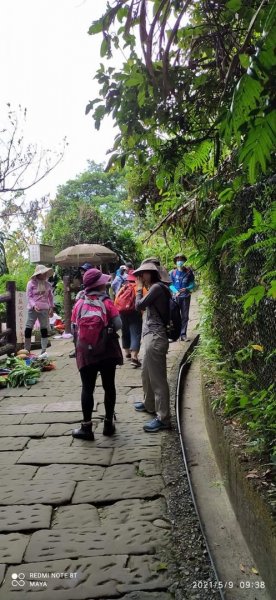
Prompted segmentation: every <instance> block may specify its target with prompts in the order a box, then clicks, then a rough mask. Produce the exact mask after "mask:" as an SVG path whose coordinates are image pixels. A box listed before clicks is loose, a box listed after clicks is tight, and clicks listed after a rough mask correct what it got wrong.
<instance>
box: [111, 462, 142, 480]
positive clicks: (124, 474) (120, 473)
mask: <svg viewBox="0 0 276 600" xmlns="http://www.w3.org/2000/svg"><path fill="white" fill-rule="evenodd" d="M135 475H137V468H136V465H135V464H125V465H114V466H113V467H107V469H105V471H104V474H103V479H104V480H105V479H133V478H134V477H135Z"/></svg>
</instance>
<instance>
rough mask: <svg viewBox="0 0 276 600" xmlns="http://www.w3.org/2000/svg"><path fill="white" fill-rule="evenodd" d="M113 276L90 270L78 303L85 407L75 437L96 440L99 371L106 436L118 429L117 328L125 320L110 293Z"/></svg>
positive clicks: (76, 314)
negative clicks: (115, 415) (116, 413)
mask: <svg viewBox="0 0 276 600" xmlns="http://www.w3.org/2000/svg"><path fill="white" fill-rule="evenodd" d="M109 281H110V275H105V274H104V273H102V272H101V271H100V270H99V269H89V270H88V271H86V273H85V274H84V277H83V283H84V291H85V297H84V298H80V300H78V302H76V304H75V306H74V309H73V313H72V320H73V322H74V323H76V324H77V343H76V360H77V366H78V369H79V372H80V377H81V381H82V392H81V406H82V413H83V422H82V423H81V426H80V428H79V429H74V430H73V432H72V435H73V437H74V438H80V439H83V440H93V439H94V434H93V431H92V422H91V417H92V412H93V408H94V398H93V394H94V389H95V385H96V379H97V374H98V372H100V374H101V378H102V385H103V389H104V406H105V419H104V427H103V435H106V436H112V435H113V434H114V432H115V425H114V422H113V419H114V408H115V403H116V388H115V373H116V366H117V365H122V364H123V355H122V351H121V348H120V344H119V339H118V335H117V333H116V332H117V331H118V330H119V329H121V327H122V322H121V319H120V316H119V313H118V310H117V308H116V307H115V306H114V303H113V302H112V300H111V298H110V297H109V296H108V294H107V293H106V285H107V283H108V282H109Z"/></svg>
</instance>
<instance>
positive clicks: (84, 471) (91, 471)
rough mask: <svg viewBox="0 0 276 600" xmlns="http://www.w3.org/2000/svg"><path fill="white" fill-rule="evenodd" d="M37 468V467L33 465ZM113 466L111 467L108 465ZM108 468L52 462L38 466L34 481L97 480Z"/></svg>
mask: <svg viewBox="0 0 276 600" xmlns="http://www.w3.org/2000/svg"><path fill="white" fill-rule="evenodd" d="M35 468H36V469H37V467H35ZM109 468H113V467H109ZM107 470H108V469H105V468H104V467H94V466H90V465H66V464H62V465H61V464H52V465H48V466H47V467H39V468H38V470H37V472H36V475H35V477H34V481H37V480H41V479H67V480H68V481H93V482H94V481H98V480H100V479H102V478H103V477H104V475H105V473H106V471H107ZM0 473H1V471H0Z"/></svg>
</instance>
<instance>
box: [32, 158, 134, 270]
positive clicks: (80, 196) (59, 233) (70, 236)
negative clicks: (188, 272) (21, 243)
mask: <svg viewBox="0 0 276 600" xmlns="http://www.w3.org/2000/svg"><path fill="white" fill-rule="evenodd" d="M132 220H133V211H131V210H130V209H128V207H127V204H126V192H125V189H124V183H123V178H122V176H121V175H118V174H117V173H105V172H104V171H103V169H102V166H101V165H96V164H95V163H90V165H89V170H88V171H87V172H85V173H82V174H81V175H79V176H78V177H76V178H75V179H74V180H70V181H68V182H67V183H66V184H65V185H63V186H60V187H59V188H58V193H57V196H56V198H55V199H54V200H53V201H52V206H51V210H50V212H49V213H48V215H47V217H46V220H45V229H44V232H43V241H44V242H47V243H51V244H53V246H54V248H55V250H56V252H59V251H60V250H62V249H64V248H66V247H68V246H72V245H75V244H82V243H99V244H104V245H106V246H107V247H109V248H111V249H112V250H114V251H115V252H116V253H117V254H118V255H119V256H120V260H127V259H128V260H134V259H135V258H136V255H138V256H139V252H140V250H139V245H138V243H137V242H136V240H135V237H134V233H133V231H132V230H131V224H132Z"/></svg>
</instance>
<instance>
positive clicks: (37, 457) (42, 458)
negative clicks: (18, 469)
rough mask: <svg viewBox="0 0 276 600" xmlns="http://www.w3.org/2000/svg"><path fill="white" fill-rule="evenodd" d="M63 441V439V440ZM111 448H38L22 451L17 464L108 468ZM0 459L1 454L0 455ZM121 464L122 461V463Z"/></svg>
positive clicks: (111, 452)
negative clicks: (53, 464) (99, 466)
mask: <svg viewBox="0 0 276 600" xmlns="http://www.w3.org/2000/svg"><path fill="white" fill-rule="evenodd" d="M63 439H64V438H63ZM112 454H113V450H112V448H93V449H92V448H91V447H90V448H81V447H78V446H75V447H74V448H72V447H62V446H61V447H58V446H56V447H54V448H47V449H45V448H39V447H38V446H36V447H34V448H30V449H28V450H24V451H23V452H22V453H21V456H20V458H19V459H18V461H17V462H18V463H20V464H33V465H50V464H52V463H57V464H63V463H65V464H66V463H67V464H69V465H70V464H83V465H103V466H107V467H108V466H109V465H110V463H111V459H112ZM0 457H1V453H0ZM122 462H123V461H122Z"/></svg>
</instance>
